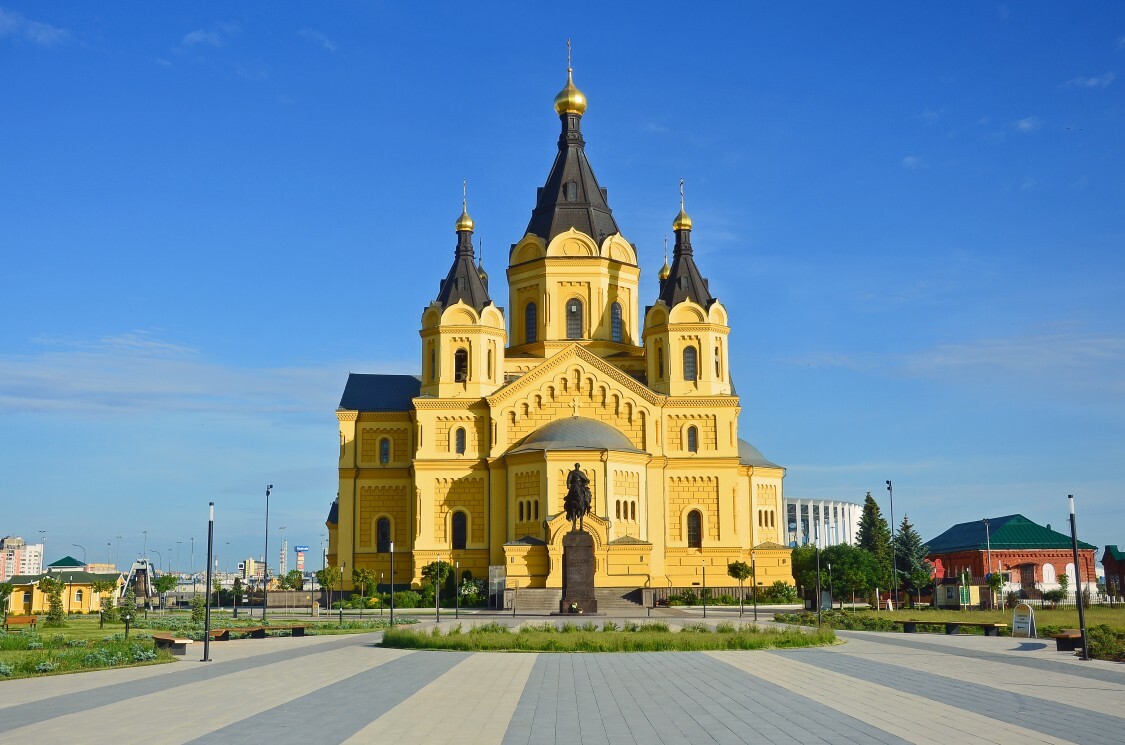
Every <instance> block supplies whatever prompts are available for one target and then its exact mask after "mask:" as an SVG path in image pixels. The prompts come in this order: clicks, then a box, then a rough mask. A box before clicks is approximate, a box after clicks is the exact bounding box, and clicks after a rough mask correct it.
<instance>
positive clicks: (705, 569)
mask: <svg viewBox="0 0 1125 745" xmlns="http://www.w3.org/2000/svg"><path fill="white" fill-rule="evenodd" d="M702 565H703V617H704V618H707V560H706V559H704V560H703V564H702Z"/></svg>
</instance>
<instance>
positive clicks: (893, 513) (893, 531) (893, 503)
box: [887, 480, 899, 608]
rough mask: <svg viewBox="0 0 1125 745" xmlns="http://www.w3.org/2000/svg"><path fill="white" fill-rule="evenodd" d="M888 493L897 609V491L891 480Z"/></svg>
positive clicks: (888, 482) (892, 571)
mask: <svg viewBox="0 0 1125 745" xmlns="http://www.w3.org/2000/svg"><path fill="white" fill-rule="evenodd" d="M887 493H888V494H889V495H890V497H891V574H892V575H894V582H895V608H898V607H899V603H898V557H896V556H895V490H894V486H893V485H892V484H891V482H890V480H888V481H887Z"/></svg>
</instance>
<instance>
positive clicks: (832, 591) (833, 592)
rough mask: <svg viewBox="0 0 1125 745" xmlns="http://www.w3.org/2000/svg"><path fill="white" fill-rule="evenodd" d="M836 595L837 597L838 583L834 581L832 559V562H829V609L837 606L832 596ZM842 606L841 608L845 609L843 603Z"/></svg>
mask: <svg viewBox="0 0 1125 745" xmlns="http://www.w3.org/2000/svg"><path fill="white" fill-rule="evenodd" d="M835 597H836V585H835V583H834V582H833V581H832V562H831V561H830V562H828V598H829V603H828V610H833V609H834V608H835V607H836V605H835V602H834V601H832V598H835ZM840 608H841V610H843V606H842V605H841V606H840Z"/></svg>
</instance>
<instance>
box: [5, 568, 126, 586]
mask: <svg viewBox="0 0 1125 745" xmlns="http://www.w3.org/2000/svg"><path fill="white" fill-rule="evenodd" d="M46 576H50V577H51V578H52V579H59V580H62V581H63V582H65V583H70V582H73V583H75V584H79V585H81V584H90V583H91V582H98V581H100V580H109V581H110V582H116V581H117V580H118V579H119V578H120V577H121V573H120V572H113V573H110V574H95V573H94V572H80V571H73V572H67V571H63V572H51V573H50V575H46V574H17V575H16V576H14V577H12V578H11V579H9V580H8V581H9V582H11V583H12V584H13V585H33V584H35V583H37V582H38V581H39V580H41V579H43V578H44V577H46Z"/></svg>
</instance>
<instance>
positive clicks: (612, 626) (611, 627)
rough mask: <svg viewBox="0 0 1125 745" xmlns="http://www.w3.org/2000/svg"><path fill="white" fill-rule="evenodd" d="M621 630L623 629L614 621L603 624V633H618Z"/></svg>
mask: <svg viewBox="0 0 1125 745" xmlns="http://www.w3.org/2000/svg"><path fill="white" fill-rule="evenodd" d="M620 628H621V627H620V626H618V625H617V624H616V623H615V622H613V621H606V622H605V623H603V624H602V631H617V630H619V629H620Z"/></svg>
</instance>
